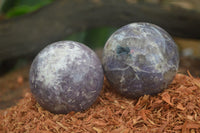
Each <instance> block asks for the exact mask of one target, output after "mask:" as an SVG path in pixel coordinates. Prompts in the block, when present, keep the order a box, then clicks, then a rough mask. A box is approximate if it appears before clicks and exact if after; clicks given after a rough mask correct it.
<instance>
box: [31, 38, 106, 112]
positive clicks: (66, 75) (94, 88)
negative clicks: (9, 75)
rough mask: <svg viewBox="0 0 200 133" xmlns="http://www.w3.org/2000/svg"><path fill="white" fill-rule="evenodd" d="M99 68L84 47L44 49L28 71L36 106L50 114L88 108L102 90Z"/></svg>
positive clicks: (68, 45) (59, 44) (67, 43)
mask: <svg viewBox="0 0 200 133" xmlns="http://www.w3.org/2000/svg"><path fill="white" fill-rule="evenodd" d="M103 78H104V75H103V68H102V65H101V62H100V60H99V58H98V57H97V55H96V54H95V53H94V52H93V51H92V50H91V49H90V48H88V47H87V46H85V45H83V44H81V43H78V42H73V41H60V42H56V43H53V44H51V45H49V46H47V47H46V48H44V49H43V50H42V51H41V52H40V53H39V54H38V55H37V56H36V58H35V59H34V61H33V62H32V65H31V68H30V75H29V79H30V81H29V82H30V88H31V92H32V93H33V95H34V96H35V98H36V100H37V101H38V103H39V104H40V105H41V106H42V107H43V108H44V109H46V110H48V111H50V112H53V113H69V112H71V111H75V112H77V111H83V110H86V109H87V108H89V107H90V106H91V105H92V104H93V103H94V102H95V100H96V99H97V97H98V95H99V93H100V91H101V89H102V86H103Z"/></svg>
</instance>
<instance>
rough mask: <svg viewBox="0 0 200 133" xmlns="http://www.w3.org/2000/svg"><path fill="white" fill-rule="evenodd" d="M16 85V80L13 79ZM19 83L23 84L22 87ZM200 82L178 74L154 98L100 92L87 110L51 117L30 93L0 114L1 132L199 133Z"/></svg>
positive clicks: (107, 90)
mask: <svg viewBox="0 0 200 133" xmlns="http://www.w3.org/2000/svg"><path fill="white" fill-rule="evenodd" d="M15 83H16V80H15ZM24 83H25V81H24V82H22V84H24ZM199 83H200V79H199V78H194V77H192V76H191V75H189V76H186V75H183V74H177V75H176V77H175V79H174V81H173V82H172V84H171V85H169V87H168V88H167V89H165V90H164V91H163V92H161V93H159V94H157V95H155V96H148V95H145V96H142V97H140V98H139V99H127V98H125V97H122V96H120V95H119V94H117V93H115V92H113V91H111V90H110V89H109V87H108V85H107V84H108V83H107V82H106V80H105V84H104V87H103V90H102V92H101V94H100V96H99V98H98V99H97V102H95V104H93V105H92V106H91V107H90V108H89V109H88V110H86V111H84V112H77V113H75V112H70V113H68V114H52V113H50V112H48V111H46V110H44V109H43V108H42V107H40V105H39V104H38V103H37V102H36V100H35V98H34V97H33V96H32V94H31V93H30V92H27V93H26V94H25V95H24V98H23V99H21V100H20V101H19V102H18V104H17V105H16V106H13V107H11V108H8V109H5V110H1V111H0V132H3V133H4V132H59V133H62V132H93V133H94V132H96V133H104V132H111V133H132V132H196V133H197V132H200V88H199V85H200V84H199Z"/></svg>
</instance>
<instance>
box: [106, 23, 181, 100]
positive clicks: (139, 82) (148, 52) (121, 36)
mask: <svg viewBox="0 0 200 133" xmlns="http://www.w3.org/2000/svg"><path fill="white" fill-rule="evenodd" d="M178 65H179V54H178V48H177V45H176V44H175V42H174V41H173V39H172V38H171V37H170V35H169V34H168V33H167V32H166V31H165V30H163V29H162V28H160V27H158V26H156V25H154V24H150V23H132V24H129V25H126V26H124V27H122V28H120V29H119V30H117V31H116V32H115V33H113V34H112V35H111V37H110V38H109V39H108V41H107V42H106V45H105V47H104V51H103V68H104V71H105V75H106V78H107V80H108V82H109V83H110V85H111V86H112V87H113V89H115V90H116V91H118V92H119V93H121V94H122V95H124V96H127V97H131V98H138V97H140V96H142V95H145V94H150V95H153V94H157V93H159V92H161V91H162V90H163V89H165V88H166V87H167V85H168V84H169V83H171V81H172V80H173V77H174V76H175V74H176V72H177V70H178Z"/></svg>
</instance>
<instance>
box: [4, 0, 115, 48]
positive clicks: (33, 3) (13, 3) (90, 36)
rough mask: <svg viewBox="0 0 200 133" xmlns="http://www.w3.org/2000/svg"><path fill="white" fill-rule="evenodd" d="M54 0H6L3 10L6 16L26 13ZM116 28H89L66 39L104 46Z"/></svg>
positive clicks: (91, 45)
mask: <svg viewBox="0 0 200 133" xmlns="http://www.w3.org/2000/svg"><path fill="white" fill-rule="evenodd" d="M53 1H54V0H5V1H4V4H3V5H2V8H1V12H2V13H3V14H4V15H5V16H6V18H12V17H16V16H20V15H24V14H27V13H30V12H33V11H36V10H38V9H39V8H41V7H43V6H45V5H48V4H50V3H51V2H53ZM115 30H116V28H113V27H100V28H94V29H88V30H86V31H82V32H79V33H75V34H72V35H70V36H67V37H66V38H65V39H66V40H72V41H78V42H81V43H83V44H86V45H88V46H89V47H90V48H92V49H96V48H100V47H103V46H104V44H105V42H106V40H107V39H108V37H109V36H110V35H111V34H112V33H113V32H114V31H115Z"/></svg>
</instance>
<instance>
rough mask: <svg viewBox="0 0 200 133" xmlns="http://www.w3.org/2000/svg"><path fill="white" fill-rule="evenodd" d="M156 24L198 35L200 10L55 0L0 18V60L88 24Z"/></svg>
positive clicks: (125, 1)
mask: <svg viewBox="0 0 200 133" xmlns="http://www.w3.org/2000/svg"><path fill="white" fill-rule="evenodd" d="M138 21H145V22H150V23H154V24H157V25H159V26H161V27H162V28H164V29H166V30H167V31H168V32H169V33H170V34H171V35H175V36H179V37H189V38H200V30H199V29H200V12H198V11H193V10H189V9H184V8H182V7H179V6H175V5H165V4H163V2H162V1H161V2H159V1H157V2H155V3H151V2H144V0H143V1H142V0H117V1H116V0H55V2H53V3H52V4H50V5H47V6H45V7H43V8H41V9H40V10H38V11H36V12H34V13H31V14H27V15H24V16H20V17H17V18H12V19H8V20H4V21H0V61H1V60H5V59H9V58H13V57H19V56H24V55H28V54H33V53H36V52H38V50H40V49H42V48H43V47H44V46H46V45H47V44H49V43H52V42H55V41H59V40H62V39H64V38H65V37H66V36H67V35H69V34H71V33H74V32H77V31H81V30H85V29H88V28H92V27H100V26H113V27H114V26H115V27H119V26H122V25H126V24H128V23H132V22H138Z"/></svg>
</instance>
